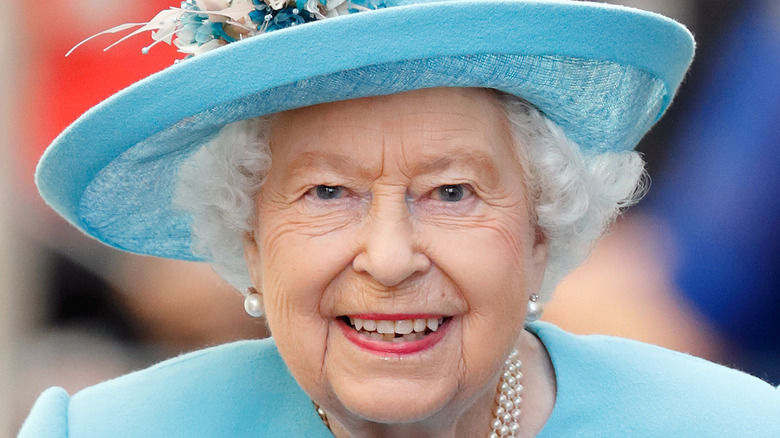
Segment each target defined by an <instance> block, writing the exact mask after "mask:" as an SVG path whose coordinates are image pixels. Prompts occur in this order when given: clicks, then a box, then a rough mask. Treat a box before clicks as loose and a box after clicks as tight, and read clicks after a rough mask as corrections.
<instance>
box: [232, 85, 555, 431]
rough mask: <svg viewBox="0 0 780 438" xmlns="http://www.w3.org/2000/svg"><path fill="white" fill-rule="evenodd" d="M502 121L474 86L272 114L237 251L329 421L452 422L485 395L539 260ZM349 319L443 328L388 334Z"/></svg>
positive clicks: (534, 284) (285, 353)
mask: <svg viewBox="0 0 780 438" xmlns="http://www.w3.org/2000/svg"><path fill="white" fill-rule="evenodd" d="M507 123H508V122H507V120H506V116H505V113H504V110H503V108H502V107H501V105H500V103H499V102H498V100H497V99H496V98H495V97H494V96H493V94H491V92H489V91H487V90H478V89H429V90H420V91H413V92H407V93H403V94H396V95H391V96H384V97H370V98H365V99H358V100H350V101H345V102H337V103H328V104H322V105H317V106H312V107H307V108H302V109H296V110H293V111H288V112H285V113H281V114H279V115H278V118H277V119H276V120H275V121H274V124H273V125H272V135H271V140H270V147H271V152H272V154H271V155H272V159H273V164H272V166H271V169H270V170H269V173H268V175H267V179H266V181H265V183H264V185H263V187H262V189H261V191H260V193H259V194H258V196H257V199H256V205H257V215H258V223H257V227H256V229H255V230H254V233H253V235H251V236H249V237H248V238H247V241H246V245H245V255H246V259H247V263H248V266H249V269H250V272H251V275H252V278H253V281H254V282H255V285H256V286H258V287H259V289H260V290H261V292H262V294H263V302H264V305H265V311H266V316H267V319H268V325H269V326H270V329H271V332H272V334H273V336H274V338H275V339H276V344H277V346H278V348H279V351H280V353H281V355H282V357H283V358H284V360H285V362H286V363H287V365H288V367H289V369H290V371H291V373H292V374H293V376H294V377H295V379H296V380H297V381H298V383H299V384H300V385H301V387H302V388H303V389H304V390H305V391H306V392H307V393H308V394H309V395H310V396H311V397H312V399H314V400H315V401H317V402H318V403H319V404H320V405H322V406H323V407H324V408H325V409H326V410H327V411H329V414H330V415H334V416H335V417H337V418H339V419H340V421H342V422H345V423H350V422H352V423H353V424H356V422H359V421H362V420H368V421H373V422H382V423H399V422H403V423H409V422H416V421H424V420H426V419H434V418H436V419H439V420H441V422H446V421H450V422H452V421H453V419H457V418H458V417H459V416H461V415H463V414H464V413H465V412H466V410H468V409H470V408H472V407H473V406H474V405H475V402H476V401H477V400H482V399H485V400H488V402H487V403H488V404H491V403H492V396H493V394H494V392H495V388H496V386H495V385H496V382H497V380H498V375H499V372H500V369H501V364H502V363H503V361H504V360H505V358H506V356H507V354H508V353H509V352H510V351H511V349H512V348H513V347H514V346H515V343H516V342H517V339H518V336H519V333H520V331H521V330H522V327H523V319H524V315H525V309H526V302H527V300H528V296H529V294H531V293H534V292H537V291H538V289H539V285H540V283H541V279H542V273H543V271H544V267H545V263H546V247H545V245H544V243H543V241H542V239H540V238H539V233H537V229H536V226H535V223H534V221H533V217H532V214H531V213H530V209H529V200H528V196H527V193H526V188H525V184H524V177H523V175H524V171H523V168H522V166H521V165H520V162H519V160H518V158H517V156H516V154H515V152H514V145H513V142H512V140H511V134H510V131H509V127H508V125H507ZM350 317H351V318H356V317H358V318H363V319H368V320H371V321H376V320H378V321H381V322H379V323H377V325H387V324H390V325H391V326H392V324H394V321H398V320H401V321H404V322H395V324H396V325H401V326H403V324H409V322H406V321H408V320H413V319H425V318H431V319H433V320H436V321H437V322H438V321H439V320H441V319H443V323H442V324H440V326H439V327H438V328H437V330H436V331H435V332H431V331H430V330H427V331H425V332H423V333H422V334H420V335H413V336H412V337H413V338H414V339H415V340H409V341H405V340H403V338H400V340H399V341H398V342H391V341H385V340H376V339H372V338H371V337H370V335H369V336H367V335H365V334H363V333H359V332H358V331H356V329H355V328H354V327H353V326H351V325H350V322H349V318H350ZM387 321H390V322H389V323H388V322H387ZM369 325H372V323H371V322H369ZM398 330H402V328H399V329H398ZM418 338H419V339H418ZM487 409H490V406H488V407H487Z"/></svg>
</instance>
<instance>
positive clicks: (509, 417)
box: [314, 350, 523, 438]
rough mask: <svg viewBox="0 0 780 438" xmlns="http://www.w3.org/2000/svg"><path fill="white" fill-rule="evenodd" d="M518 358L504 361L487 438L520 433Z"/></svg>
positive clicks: (324, 417)
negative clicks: (493, 417) (493, 418)
mask: <svg viewBox="0 0 780 438" xmlns="http://www.w3.org/2000/svg"><path fill="white" fill-rule="evenodd" d="M519 356H520V353H518V352H517V350H512V353H510V354H509V357H508V358H507V359H506V361H504V370H503V373H502V374H501V380H500V381H499V384H498V392H497V394H496V405H497V406H496V410H495V414H496V419H495V420H493V423H492V424H491V427H492V428H493V429H492V430H491V432H490V435H488V438H511V437H514V436H516V435H517V432H519V431H520V425H519V424H517V422H518V421H520V403H522V401H523V398H522V397H521V396H520V395H521V394H522V393H523V385H521V384H520V379H521V378H522V377H523V373H522V372H521V371H520V368H521V367H522V366H523V363H522V362H520V357H519ZM314 407H315V408H316V409H317V414H319V416H320V418H321V419H322V422H323V423H325V427H327V428H329V429H330V422H328V415H327V414H326V413H325V410H324V409H322V408H321V407H320V406H319V405H318V404H317V403H314Z"/></svg>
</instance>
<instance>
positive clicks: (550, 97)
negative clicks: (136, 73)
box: [79, 55, 668, 260]
mask: <svg viewBox="0 0 780 438" xmlns="http://www.w3.org/2000/svg"><path fill="white" fill-rule="evenodd" d="M440 86H448V87H486V88H495V89H498V90H501V91H504V92H507V93H510V94H514V95H517V96H520V97H522V98H523V99H525V100H527V101H529V102H531V103H533V104H534V105H536V106H537V107H538V108H539V109H541V110H542V111H543V112H544V113H545V114H547V116H549V117H550V118H551V119H552V120H553V121H555V122H556V123H558V124H559V125H560V126H561V127H562V128H563V129H564V131H565V132H566V133H567V134H568V135H569V137H570V138H571V139H572V140H574V141H576V142H578V143H579V144H580V145H582V147H583V149H585V150H586V152H590V153H598V152H601V151H606V150H626V149H631V148H633V147H634V146H635V145H636V143H637V142H638V141H639V139H640V138H641V137H642V136H643V135H644V133H645V132H646V131H647V130H648V129H649V128H650V126H652V124H653V123H654V122H655V121H656V120H657V118H658V117H659V116H660V112H661V108H662V106H663V103H664V102H663V99H664V98H665V97H666V96H667V94H668V90H666V88H665V87H664V85H663V83H662V81H660V80H659V79H657V78H656V77H654V76H653V75H651V74H649V73H647V72H645V71H643V70H639V69H636V68H633V67H627V66H622V65H619V64H615V63H612V62H607V61H596V60H585V59H573V58H563V57H554V56H529V55H472V56H463V57H441V58H433V59H418V60H411V61H403V62H398V63H392V64H378V65H372V66H368V67H363V68H360V69H354V70H347V71H341V72H337V73H333V74H329V75H324V76H318V77H314V78H310V79H306V80H303V81H298V82H295V83H291V84H288V85H285V86H282V87H277V88H273V89H270V90H265V91H262V92H259V93H256V94H253V95H249V96H246V97H244V98H242V99H238V100H234V101H231V102H228V103H226V104H223V105H220V106H217V107H214V108H212V109H210V110H208V111H205V112H202V113H200V114H197V115H195V116H193V117H190V118H187V119H185V120H182V121H180V122H179V123H177V124H175V125H173V126H171V127H170V128H168V129H165V130H163V131H161V132H159V133H157V134H156V135H154V136H152V137H149V138H148V139H146V140H144V141H142V142H140V143H138V144H136V145H135V146H133V147H131V148H130V149H128V150H127V151H125V152H124V153H122V154H121V155H120V156H119V157H118V158H117V159H115V160H114V161H113V162H111V163H110V164H109V165H108V166H106V167H105V168H104V169H103V170H102V171H101V172H100V173H99V174H98V175H97V177H96V178H95V179H94V180H93V181H92V182H91V184H90V185H89V186H88V187H87V189H86V190H85V192H84V194H83V196H82V198H81V202H80V204H79V212H80V213H79V215H80V217H81V218H82V220H83V222H84V224H85V226H86V227H87V228H88V231H89V232H90V234H92V235H94V236H95V237H97V238H99V239H100V240H103V241H104V242H106V243H108V244H111V245H113V246H116V247H118V248H121V249H125V250H128V251H132V252H138V253H142V254H151V255H157V256H162V257H169V258H177V259H185V260H198V259H200V258H199V257H198V256H196V255H193V254H192V252H191V249H190V247H191V240H192V238H191V232H190V222H191V220H190V217H189V216H188V215H187V214H186V213H184V212H182V211H178V210H174V208H173V207H172V199H173V196H174V193H175V189H176V184H177V175H178V169H179V166H180V165H181V164H182V161H183V160H185V159H187V157H188V156H190V154H192V153H193V152H194V151H196V150H197V149H198V148H199V147H201V146H202V145H203V144H204V143H206V141H208V140H209V139H210V138H212V137H213V136H214V135H216V134H217V133H218V132H219V130H220V129H221V128H222V127H223V126H224V125H226V124H228V123H231V122H235V121H238V120H243V119H248V118H252V117H256V116H260V115H264V114H269V113H273V112H279V111H284V110H286V109H292V108H298V107H302V106H308V105H313V104H317V103H323V102H332V101H337V100H345V99H352V98H358V97H365V96H375V95H382V94H389V93H399V92H402V91H407V90H414V89H420V88H431V87H440ZM117 123H121V122H117Z"/></svg>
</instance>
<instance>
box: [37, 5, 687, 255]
mask: <svg viewBox="0 0 780 438" xmlns="http://www.w3.org/2000/svg"><path fill="white" fill-rule="evenodd" d="M213 1H214V0H212V3H213ZM220 1H222V2H224V3H230V2H228V1H227V0H220ZM318 1H319V2H320V4H322V5H323V7H321V9H322V10H325V8H324V5H325V4H326V3H325V2H323V1H322V0H318ZM329 1H331V2H332V1H334V0H329ZM252 3H253V4H255V5H259V6H257V9H258V10H260V9H261V7H262V8H265V9H266V11H265V12H263V11H260V12H263V13H266V12H267V15H268V16H269V17H270V18H278V17H273V16H272V15H273V14H278V13H282V12H284V11H282V12H280V11H274V10H271V9H270V8H269V7H268V6H266V5H265V4H263V3H261V2H259V1H257V0H252ZM269 4H270V3H269ZM352 5H353V6H355V7H354V8H351V9H350V10H349V12H356V11H360V12H358V13H350V14H348V15H342V16H339V17H335V18H327V19H323V20H319V21H312V22H308V23H305V24H300V25H297V26H290V27H286V28H282V29H279V30H273V29H270V28H269V29H267V31H265V32H264V33H261V34H259V35H257V36H252V37H251V38H246V39H243V40H241V41H236V42H232V43H231V44H227V45H224V46H220V47H219V48H216V49H214V50H211V51H209V52H207V53H204V54H201V55H198V56H195V57H192V58H190V59H186V60H184V61H182V62H179V63H177V64H175V65H172V66H171V67H169V68H167V69H166V70H164V71H162V72H160V73H157V74H154V75H152V76H150V77H148V78H146V79H144V80H142V81H140V82H138V83H136V84H134V85H133V86H131V87H129V88H127V89H125V90H123V91H121V92H119V93H118V94H116V95H114V96H113V97H111V98H109V99H108V100H106V101H104V102H103V103H101V104H99V105H97V106H96V107H94V108H92V109H91V110H90V111H88V112H87V113H86V114H84V115H83V116H82V117H81V118H79V119H78V120H77V121H76V122H75V123H73V124H72V125H71V126H70V127H68V128H67V129H66V130H65V131H64V132H63V133H62V134H61V135H60V136H59V137H58V138H57V139H56V140H55V141H54V142H53V143H52V145H51V146H50V147H49V148H48V150H47V151H46V153H45V154H44V156H43V158H42V159H41V162H40V164H39V166H38V170H37V173H36V182H37V184H38V188H39V190H40V192H41V194H42V195H43V198H44V199H45V200H46V202H48V203H49V204H50V205H51V206H52V207H53V208H54V209H55V210H56V211H57V212H58V213H60V214H61V215H62V216H64V217H65V218H66V219H67V220H68V221H70V222H71V223H72V224H74V225H75V226H76V227H78V228H79V229H81V230H82V231H84V232H85V233H87V234H88V235H90V236H93V237H95V238H97V239H99V240H100V241H102V242H104V243H106V244H108V245H111V246H114V247H116V248H120V249H123V250H127V251H131V252H136V253H142V254H151V255H156V256H161V257H168V258H176V259H184V260H198V257H197V256H195V255H193V254H192V251H191V248H190V247H191V231H190V221H191V220H190V217H189V216H188V215H187V214H186V213H184V212H182V211H179V210H176V209H175V208H173V207H172V205H171V199H172V197H173V193H174V190H175V185H176V182H177V171H178V168H179V166H180V164H181V163H182V162H183V160H185V159H186V158H187V157H189V156H190V155H191V154H192V153H193V152H195V151H196V150H198V148H200V147H202V146H203V145H204V143H205V142H207V141H208V140H209V139H210V138H212V137H213V136H214V135H216V134H217V132H218V131H219V130H220V128H222V127H223V126H224V125H226V124H228V123H231V122H234V121H238V120H243V119H247V118H251V117H255V116H260V115H264V114H270V113H275V112H279V111H284V110H288V109H292V108H298V107H303V106H307V105H312V104H317V103H323V102H332V101H338V100H345V99H353V98H358V97H364V96H374V95H385V94H394V93H399V92H402V91H406V90H413V89H420V88H429V87H486V88H494V89H498V90H501V91H504V92H507V93H511V94H514V95H516V96H519V97H521V98H523V99H525V100H527V101H529V102H531V103H533V104H534V105H535V106H536V107H538V108H539V109H540V110H541V111H542V112H544V113H545V114H546V115H547V116H548V117H549V118H550V119H552V120H553V121H555V122H556V123H558V125H560V126H561V127H562V128H563V129H564V130H565V132H566V133H567V135H568V136H569V137H570V138H571V139H572V140H574V141H576V142H578V143H579V144H580V145H581V146H582V147H583V149H585V151H586V152H592V153H598V152H602V151H610V150H627V149H632V148H634V147H635V145H636V144H637V142H638V141H639V140H640V138H641V137H642V136H643V135H644V134H645V133H646V132H647V131H648V130H649V129H650V127H651V126H652V125H653V124H654V123H655V122H656V121H657V120H658V119H659V118H660V117H661V115H662V114H663V113H664V111H665V110H666V108H667V107H668V106H669V104H670V102H671V100H672V98H673V97H674V95H675V92H676V90H677V87H678V86H679V84H680V82H681V80H682V79H683V76H684V75H685V72H686V71H687V69H688V66H689V64H690V62H691V60H692V57H693V51H694V42H693V38H692V36H691V35H690V33H689V32H688V31H687V30H686V29H685V28H684V27H683V26H681V25H680V24H678V23H676V22H674V21H672V20H670V19H667V18H665V17H662V16H659V15H656V14H652V13H648V12H644V11H638V10H634V9H628V8H624V7H616V6H610V5H605V4H599V3H589V2H579V1H550V0H547V1H544V0H528V1H522V0H480V1H473V0H454V1H450V0H448V1H431V0H386V1H385V2H384V3H381V4H376V3H372V4H368V3H366V2H365V1H363V2H360V1H359V0H358V1H354V2H353V3H352ZM364 6H365V7H367V8H369V9H375V10H366V11H364V10H363V9H365V8H364ZM291 8H292V7H290V8H287V9H286V11H287V12H288V13H289V11H290V10H292V9H291ZM293 12H294V13H296V14H297V13H298V12H299V10H298V9H294V10H293ZM255 15H257V14H255ZM288 15H289V14H288ZM260 17H261V18H262V17H263V15H260ZM267 20H268V19H266V21H267ZM261 21H262V20H261ZM250 24H251V23H250ZM217 27H218V26H217ZM262 30H266V29H262ZM271 30H273V31H271ZM219 32H221V31H219V29H218V30H217V33H219ZM192 35H194V34H192ZM223 35H224V37H225V38H224V39H226V40H230V39H234V38H231V37H230V36H229V35H227V34H224V33H223ZM194 40H195V37H194V36H193V41H194Z"/></svg>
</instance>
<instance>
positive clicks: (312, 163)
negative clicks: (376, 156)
mask: <svg viewBox="0 0 780 438" xmlns="http://www.w3.org/2000/svg"><path fill="white" fill-rule="evenodd" d="M287 169H288V171H289V172H290V174H291V176H296V175H300V174H301V173H305V172H307V171H309V170H311V169H328V170H333V171H338V172H343V171H345V170H346V171H347V172H348V173H349V174H353V175H358V177H360V178H369V177H370V176H371V175H370V173H371V172H370V171H369V169H366V168H365V167H363V166H361V165H360V163H358V162H357V160H355V158H354V157H352V156H349V155H343V154H336V153H333V152H329V151H316V150H315V151H307V152H302V153H301V154H299V155H298V156H297V157H296V158H295V159H294V160H293V161H292V163H290V165H289V166H288V167H287Z"/></svg>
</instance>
